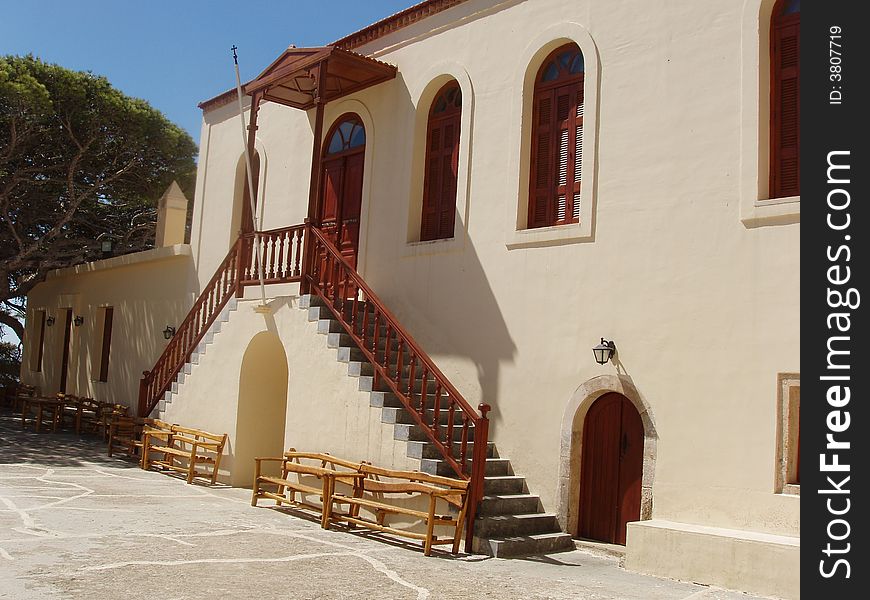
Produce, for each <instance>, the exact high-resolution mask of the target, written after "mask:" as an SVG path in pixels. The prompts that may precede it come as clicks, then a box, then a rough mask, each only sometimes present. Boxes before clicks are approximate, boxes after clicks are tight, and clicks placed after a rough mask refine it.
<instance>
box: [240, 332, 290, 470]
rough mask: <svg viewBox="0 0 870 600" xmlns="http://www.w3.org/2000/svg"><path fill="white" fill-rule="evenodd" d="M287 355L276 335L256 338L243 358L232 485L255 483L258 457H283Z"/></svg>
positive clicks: (263, 333)
mask: <svg viewBox="0 0 870 600" xmlns="http://www.w3.org/2000/svg"><path fill="white" fill-rule="evenodd" d="M287 379H288V369H287V355H286V354H285V352H284V345H283V344H282V343H281V340H280V339H279V338H278V336H277V335H275V334H274V333H271V332H268V331H263V332H261V333H258V334H257V335H255V336H254V338H253V339H252V340H251V342H250V344H248V349H247V350H245V355H244V357H243V358H242V367H241V373H240V376H239V406H238V413H237V416H236V437H235V448H234V451H233V464H232V484H233V485H234V486H243V487H245V486H249V485H251V483H252V482H253V480H254V457H255V456H281V454H282V453H283V452H284V450H285V448H284V423H285V418H286V413H287Z"/></svg>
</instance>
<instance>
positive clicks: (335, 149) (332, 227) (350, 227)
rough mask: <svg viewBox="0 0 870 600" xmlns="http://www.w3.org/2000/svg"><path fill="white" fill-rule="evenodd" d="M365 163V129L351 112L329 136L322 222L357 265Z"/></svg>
mask: <svg viewBox="0 0 870 600" xmlns="http://www.w3.org/2000/svg"><path fill="white" fill-rule="evenodd" d="M364 163H365V129H364V128H363V126H362V122H361V121H359V117H356V116H350V117H348V118H346V119H344V120H342V121H341V122H340V124H339V125H337V126H336V127H334V128H333V132H332V134H331V135H330V136H327V150H326V153H325V156H324V158H323V167H322V169H323V176H322V177H321V181H322V182H323V184H322V187H321V190H320V194H321V199H320V215H319V216H318V222H319V223H320V228H321V230H322V231H323V233H324V234H326V237H327V238H329V240H330V241H331V242H332V243H333V244H335V246H336V247H337V248H338V249H339V250H340V251H341V254H342V256H344V258H345V259H346V260H347V262H348V263H350V265H351V266H352V267H353V268H356V265H357V252H358V250H359V221H360V211H361V209H362V184H363V165H364Z"/></svg>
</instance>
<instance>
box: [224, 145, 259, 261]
mask: <svg viewBox="0 0 870 600" xmlns="http://www.w3.org/2000/svg"><path fill="white" fill-rule="evenodd" d="M266 163H267V158H266V152H265V150H264V148H263V146H262V144H260V143H259V142H257V143H256V147H255V150H254V154H253V156H251V167H252V171H253V172H254V173H256V176H255V177H254V178H253V184H254V194H255V195H256V208H257V213H258V216H261V214H262V207H263V199H264V195H265V187H266V186H265V181H266ZM243 229H244V230H246V231H251V221H250V199H249V195H248V179H247V166H246V161H245V155H244V154H241V155H240V156H239V159H238V160H237V161H236V174H235V179H234V185H233V215H232V221H231V223H230V243H231V244H232V243H233V242H235V241H236V237H238V235H239V232H241V231H242V230H243Z"/></svg>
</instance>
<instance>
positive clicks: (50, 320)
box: [45, 317, 54, 327]
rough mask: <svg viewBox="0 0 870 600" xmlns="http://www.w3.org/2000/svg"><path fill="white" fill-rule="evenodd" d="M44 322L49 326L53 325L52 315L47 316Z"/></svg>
mask: <svg viewBox="0 0 870 600" xmlns="http://www.w3.org/2000/svg"><path fill="white" fill-rule="evenodd" d="M45 324H46V325H48V326H49V327H51V326H52V325H54V317H48V318H47V319H46V320H45Z"/></svg>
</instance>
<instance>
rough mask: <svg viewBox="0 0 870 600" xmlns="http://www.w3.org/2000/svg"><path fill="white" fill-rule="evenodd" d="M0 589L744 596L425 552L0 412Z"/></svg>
mask: <svg viewBox="0 0 870 600" xmlns="http://www.w3.org/2000/svg"><path fill="white" fill-rule="evenodd" d="M0 598H4V599H6V598H10V599H15V600H19V599H20V600H31V599H41V598H88V599H101V598H105V599H115V598H125V599H129V600H133V599H138V598H143V599H145V598H147V599H149V600H154V599H157V598H159V599H166V600H181V599H185V600H187V599H194V598H222V599H229V598H258V599H270V598H276V599H277V598H282V599H284V598H290V599H322V598H325V599H331V598H336V599H337V598H353V599H357V598H359V599H363V598H409V599H418V600H424V599H427V598H430V599H438V598H523V599H525V598H535V599H537V598H553V599H575V598H577V599H590V600H598V599H619V600H629V599H635V598H636V599H643V600H670V599H681V600H682V599H688V598H691V599H692V600H732V599H735V600H736V599H743V600H747V599H750V598H755V597H754V596H749V595H746V594H741V593H736V592H727V591H724V590H718V589H715V588H709V587H704V586H700V585H696V584H691V583H683V582H676V581H671V580H666V579H658V578H654V577H648V576H643V575H638V574H635V573H629V572H626V571H625V570H623V569H622V568H621V567H620V566H619V561H618V559H616V558H612V557H602V556H596V555H592V554H589V553H586V552H582V551H575V552H566V553H561V554H553V555H550V556H543V557H533V558H527V559H512V560H504V559H492V558H484V557H479V556H460V557H458V558H457V557H452V556H450V555H449V554H446V553H443V552H436V555H433V556H432V557H429V558H426V557H424V556H423V555H422V552H421V551H420V550H419V548H418V547H414V546H410V545H408V544H405V543H402V542H398V541H396V540H393V539H389V538H386V537H383V536H374V535H364V534H350V533H347V532H344V531H325V530H323V529H321V528H320V526H319V523H317V522H315V521H314V520H309V519H305V518H301V517H300V516H298V514H290V513H288V512H285V511H278V510H274V509H268V508H253V507H251V506H250V491H248V490H244V489H234V488H230V487H220V486H217V487H206V486H201V485H187V484H185V483H184V481H181V480H179V479H176V478H174V477H170V476H166V475H162V474H160V473H150V472H144V471H142V470H140V469H138V468H137V467H136V465H134V464H132V463H130V462H127V461H125V460H122V459H120V458H117V457H114V458H108V457H107V456H105V452H104V449H103V446H102V445H101V444H99V443H97V442H96V441H94V440H93V438H90V437H82V438H79V437H78V436H75V435H74V434H49V433H42V434H36V433H33V432H30V431H26V432H25V431H21V427H20V421H18V420H13V419H12V418H11V416H10V415H9V414H8V413H5V414H2V415H0Z"/></svg>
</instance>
